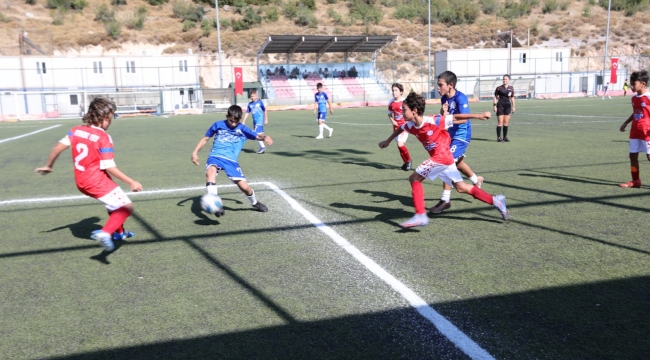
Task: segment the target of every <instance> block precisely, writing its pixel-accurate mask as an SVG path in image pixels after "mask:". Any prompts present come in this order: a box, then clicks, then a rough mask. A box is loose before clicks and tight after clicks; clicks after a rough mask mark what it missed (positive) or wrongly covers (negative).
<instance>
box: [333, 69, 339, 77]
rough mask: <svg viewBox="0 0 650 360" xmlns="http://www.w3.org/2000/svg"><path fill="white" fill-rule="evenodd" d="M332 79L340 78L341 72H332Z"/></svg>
mask: <svg viewBox="0 0 650 360" xmlns="http://www.w3.org/2000/svg"><path fill="white" fill-rule="evenodd" d="M332 77H334V78H337V77H339V72H338V71H336V69H334V71H332Z"/></svg>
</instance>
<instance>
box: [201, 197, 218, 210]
mask: <svg viewBox="0 0 650 360" xmlns="http://www.w3.org/2000/svg"><path fill="white" fill-rule="evenodd" d="M201 208H202V209H203V211H205V212H207V213H208V214H216V213H222V212H223V201H221V198H220V197H219V196H217V195H214V194H205V195H203V196H201Z"/></svg>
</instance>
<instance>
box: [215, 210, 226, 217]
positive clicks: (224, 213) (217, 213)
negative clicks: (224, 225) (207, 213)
mask: <svg viewBox="0 0 650 360" xmlns="http://www.w3.org/2000/svg"><path fill="white" fill-rule="evenodd" d="M213 215H214V216H216V217H222V216H224V215H226V210H224V209H222V210H221V211H217V212H216V213H214V214H213Z"/></svg>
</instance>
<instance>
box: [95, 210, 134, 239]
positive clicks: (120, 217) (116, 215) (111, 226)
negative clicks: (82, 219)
mask: <svg viewBox="0 0 650 360" xmlns="http://www.w3.org/2000/svg"><path fill="white" fill-rule="evenodd" d="M129 215H131V210H129V209H127V208H125V207H121V208H119V209H117V210H115V211H113V212H112V213H111V216H109V217H108V221H107V222H106V225H104V227H103V228H102V231H103V232H105V233H109V234H112V233H114V232H115V231H116V230H117V229H119V228H122V229H124V228H123V227H122V225H123V224H124V222H125V221H126V219H127V218H128V217H129ZM122 231H124V230H122Z"/></svg>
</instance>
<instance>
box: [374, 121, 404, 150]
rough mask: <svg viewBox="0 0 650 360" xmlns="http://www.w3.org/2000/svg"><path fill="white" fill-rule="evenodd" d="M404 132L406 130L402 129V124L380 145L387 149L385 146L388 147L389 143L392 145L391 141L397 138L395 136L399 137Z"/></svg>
mask: <svg viewBox="0 0 650 360" xmlns="http://www.w3.org/2000/svg"><path fill="white" fill-rule="evenodd" d="M402 132H404V129H402V127H401V126H400V127H398V128H397V130H395V131H393V133H392V134H391V135H390V136H389V137H388V139H386V140H384V141H382V142H380V143H379V147H380V148H381V149H385V148H387V147H388V145H390V143H391V142H392V141H393V140H395V138H396V137H398V136H399V134H401V133H402Z"/></svg>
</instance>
